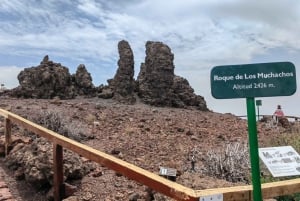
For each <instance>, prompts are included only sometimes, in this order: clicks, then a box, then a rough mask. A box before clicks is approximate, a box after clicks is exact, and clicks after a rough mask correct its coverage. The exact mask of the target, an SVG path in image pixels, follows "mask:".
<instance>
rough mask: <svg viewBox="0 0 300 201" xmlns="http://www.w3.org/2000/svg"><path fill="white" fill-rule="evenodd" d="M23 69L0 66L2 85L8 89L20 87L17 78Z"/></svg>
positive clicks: (0, 81)
mask: <svg viewBox="0 0 300 201" xmlns="http://www.w3.org/2000/svg"><path fill="white" fill-rule="evenodd" d="M23 69H24V68H19V67H16V66H0V83H1V84H4V85H5V87H6V88H8V89H12V88H14V87H17V86H18V85H19V82H18V79H17V77H18V74H19V73H20V72H21V71H22V70H23Z"/></svg>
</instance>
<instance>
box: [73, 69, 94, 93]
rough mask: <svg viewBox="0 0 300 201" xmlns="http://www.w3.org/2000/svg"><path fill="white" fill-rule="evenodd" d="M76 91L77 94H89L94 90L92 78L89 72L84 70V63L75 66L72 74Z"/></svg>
mask: <svg viewBox="0 0 300 201" xmlns="http://www.w3.org/2000/svg"><path fill="white" fill-rule="evenodd" d="M73 77H74V81H75V86H76V89H77V91H78V92H77V93H78V94H79V95H90V94H93V93H94V92H95V86H94V85H93V79H92V76H91V74H90V73H89V72H88V71H87V70H86V68H85V65H84V64H80V65H79V66H78V67H77V70H76V73H75V75H73Z"/></svg>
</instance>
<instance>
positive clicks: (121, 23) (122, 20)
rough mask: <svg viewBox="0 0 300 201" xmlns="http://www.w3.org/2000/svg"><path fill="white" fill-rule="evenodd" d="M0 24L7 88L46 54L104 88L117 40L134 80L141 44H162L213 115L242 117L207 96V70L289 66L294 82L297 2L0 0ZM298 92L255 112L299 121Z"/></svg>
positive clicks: (0, 60) (237, 108)
mask: <svg viewBox="0 0 300 201" xmlns="http://www.w3.org/2000/svg"><path fill="white" fill-rule="evenodd" d="M0 18H1V21H0V82H1V83H4V84H5V85H6V86H7V87H8V88H12V87H15V86H17V85H18V81H17V78H16V77H17V75H18V73H19V72H20V70H22V69H23V68H24V67H31V66H36V65H38V64H39V63H40V61H41V60H42V58H43V57H44V55H46V54H47V55H49V57H50V59H51V60H53V61H55V62H58V63H61V64H63V65H64V66H67V67H69V69H70V72H71V73H74V72H75V70H76V68H77V66H78V65H79V64H85V66H86V67H87V69H88V71H89V72H90V73H91V74H92V77H93V81H94V84H95V85H100V84H106V80H107V79H109V78H112V77H113V76H114V74H115V72H116V69H117V60H118V51H117V44H118V42H119V41H120V40H122V39H124V40H127V41H128V42H129V43H130V45H131V47H132V49H133V52H134V57H135V74H136V75H135V76H137V74H138V72H139V69H140V63H141V62H143V60H144V58H145V43H146V41H148V40H152V41H161V42H164V43H166V44H167V45H169V46H170V48H171V49H172V51H173V53H174V55H175V60H174V63H175V73H176V74H177V75H180V76H182V77H185V78H187V79H188V81H189V82H190V84H191V86H192V87H193V88H194V89H195V92H196V93H197V94H199V95H202V96H204V98H205V99H206V101H207V104H208V107H209V108H210V109H212V110H213V111H216V112H222V113H226V112H230V113H234V114H239V115H241V114H245V113H246V106H245V102H246V101H245V100H243V99H235V100H216V99H214V98H213V97H212V96H211V92H210V80H209V76H210V70H211V69H212V68H213V67H214V66H217V65H230V64H246V63H262V62H275V61H291V62H293V63H294V64H295V66H296V71H297V76H298V77H299V72H298V71H299V70H298V66H299V64H300V59H299V55H300V37H299V33H300V1H297V0H253V1H247V0H224V1H217V0H201V1H199V0H185V1H182V0H172V1H169V0H166V1H162V0H139V1H138V0H128V1H122V0H111V1H104V0H98V1H96V0H40V1H37V0H26V1H23V0H1V2H0ZM297 83H298V85H299V81H297ZM299 93H300V92H296V94H295V95H293V96H288V97H271V98H261V99H262V100H263V106H262V107H261V113H265V114H271V113H273V111H274V110H275V107H276V105H277V104H281V105H282V107H283V109H284V111H285V113H286V114H287V115H297V116H300V107H299V106H298V103H297V101H299V98H300V95H299Z"/></svg>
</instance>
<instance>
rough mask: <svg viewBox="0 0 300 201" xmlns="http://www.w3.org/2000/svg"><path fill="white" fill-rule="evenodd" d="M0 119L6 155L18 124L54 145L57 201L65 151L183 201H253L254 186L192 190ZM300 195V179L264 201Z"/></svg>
mask: <svg viewBox="0 0 300 201" xmlns="http://www.w3.org/2000/svg"><path fill="white" fill-rule="evenodd" d="M0 116H3V117H4V122H5V140H6V141H5V147H6V151H7V148H8V146H9V145H10V143H11V126H12V124H17V125H19V126H22V127H23V128H26V129H27V130H29V131H32V132H34V133H36V134H38V135H40V136H41V137H44V138H46V139H48V140H49V141H50V142H52V143H53V164H54V167H53V168H54V184H53V185H54V199H55V201H60V200H62V199H63V198H64V191H65V189H64V181H63V148H66V149H69V150H71V151H73V152H75V153H77V154H79V155H81V156H83V157H85V158H87V159H90V160H92V161H95V162H97V163H99V164H101V165H104V166H106V167H108V168H110V169H112V170H114V171H116V172H119V173H121V174H122V175H124V176H126V177H128V178H130V179H133V180H135V181H137V182H139V183H142V184H144V185H146V186H148V187H150V188H152V189H153V190H156V191H158V192H160V193H163V194H165V195H167V196H169V197H171V198H174V199H176V200H182V201H199V200H200V201H202V200H205V201H206V200H210V199H209V197H213V196H215V195H221V196H223V199H222V200H224V201H250V200H252V186H251V185H245V186H236V187H228V188H216V189H206V190H193V189H191V188H188V187H185V186H182V185H180V184H178V183H176V182H172V181H170V180H167V179H165V178H163V177H160V176H159V175H157V174H154V173H152V172H149V171H147V170H144V169H142V168H140V167H137V166H135V165H133V164H130V163H128V162H125V161H123V160H120V159H118V158H116V157H113V156H111V155H108V154H106V153H103V152H101V151H99V150H96V149H93V148H91V147H89V146H86V145H84V144H81V143H79V142H76V141H74V140H71V139H69V138H66V137H64V136H62V135H60V134H58V133H55V132H53V131H51V130H48V129H46V128H44V127H42V126H40V125H37V124H35V123H33V122H30V121H28V120H27V119H24V118H22V117H20V116H18V115H16V114H13V113H11V112H8V111H6V110H3V109H0ZM296 192H300V179H293V180H286V181H279V182H273V183H265V184H262V194H263V197H264V198H272V197H276V196H280V195H287V194H292V193H296Z"/></svg>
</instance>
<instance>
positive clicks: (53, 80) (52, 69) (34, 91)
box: [12, 55, 94, 99]
mask: <svg viewBox="0 0 300 201" xmlns="http://www.w3.org/2000/svg"><path fill="white" fill-rule="evenodd" d="M18 80H19V83H20V86H18V87H17V88H15V89H14V90H13V91H12V95H13V96H17V97H24V98H45V99H51V98H53V97H59V98H61V99H70V98H74V97H75V96H76V95H90V93H91V92H92V91H93V89H94V86H93V84H92V78H91V76H90V74H89V73H88V72H87V70H86V68H85V66H84V65H79V66H78V69H77V72H76V74H75V75H71V74H70V73H69V69H68V68H67V67H65V66H62V65H61V64H60V63H55V62H53V61H50V60H49V57H48V55H46V56H45V57H44V59H43V60H42V62H41V63H40V65H38V66H36V67H30V68H25V69H24V70H23V71H21V72H20V74H19V75H18Z"/></svg>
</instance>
